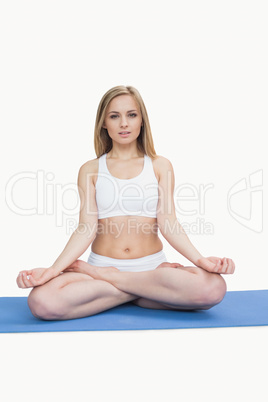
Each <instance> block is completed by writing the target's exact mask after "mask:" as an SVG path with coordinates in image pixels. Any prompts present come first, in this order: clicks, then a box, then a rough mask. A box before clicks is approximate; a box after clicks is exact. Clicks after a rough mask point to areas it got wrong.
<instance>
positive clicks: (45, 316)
mask: <svg viewBox="0 0 268 402" xmlns="http://www.w3.org/2000/svg"><path fill="white" fill-rule="evenodd" d="M27 301H28V306H29V308H30V310H31V312H32V314H33V315H34V316H35V317H36V318H39V319H42V320H57V319H60V318H61V317H62V315H63V312H62V311H60V307H59V306H57V303H56V302H55V296H53V295H49V293H48V292H46V291H44V289H42V287H41V286H40V287H36V288H33V289H32V291H31V293H30V294H29V296H28V299H27Z"/></svg>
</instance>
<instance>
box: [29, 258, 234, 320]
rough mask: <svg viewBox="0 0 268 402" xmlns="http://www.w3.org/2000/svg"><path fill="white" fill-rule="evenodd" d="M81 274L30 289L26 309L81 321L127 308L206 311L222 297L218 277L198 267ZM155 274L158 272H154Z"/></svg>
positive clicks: (103, 270) (87, 267)
mask: <svg viewBox="0 0 268 402" xmlns="http://www.w3.org/2000/svg"><path fill="white" fill-rule="evenodd" d="M79 265H82V267H81V268H82V271H83V270H84V272H86V273H81V272H64V273H63V274H61V275H60V276H58V277H56V278H54V279H52V280H51V281H49V282H47V283H45V284H44V285H42V286H37V287H35V288H33V289H32V291H31V293H30V294H29V296H28V305H29V307H30V309H31V311H32V313H33V315H34V316H36V317H38V318H41V319H44V320H65V319H73V318H80V317H86V316H90V315H94V314H97V313H100V312H102V311H104V310H108V309H110V308H113V307H115V306H118V305H120V304H124V303H126V302H131V301H132V302H134V303H135V304H137V305H138V306H140V307H145V308H154V309H177V310H193V309H208V308H211V307H212V306H213V305H215V304H217V303H219V302H220V301H221V300H222V299H223V297H224V295H225V292H226V285H225V281H224V280H223V278H222V277H221V275H219V274H210V273H208V272H206V271H204V270H203V269H201V268H197V267H179V268H169V267H161V265H162V264H160V266H159V267H157V269H155V270H153V271H146V272H120V271H118V270H117V269H115V268H113V267H108V268H106V267H95V266H93V265H90V264H87V263H86V262H84V261H79ZM158 268H159V269H158Z"/></svg>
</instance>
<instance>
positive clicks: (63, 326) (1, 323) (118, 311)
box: [0, 289, 268, 333]
mask: <svg viewBox="0 0 268 402" xmlns="http://www.w3.org/2000/svg"><path fill="white" fill-rule="evenodd" d="M259 325H268V289H267V290H246V291H232V292H227V293H226V295H225V297H224V299H223V301H222V302H221V303H220V304H218V305H216V306H214V307H213V308H211V309H209V310H196V311H178V310H154V309H147V308H143V307H139V306H136V305H134V304H132V303H125V304H122V305H120V306H117V307H114V308H112V309H110V310H106V311H104V312H102V313H98V314H96V315H93V316H91V317H85V318H77V319H73V320H64V321H43V320H39V319H37V318H35V317H34V316H33V315H32V313H31V311H30V309H29V307H28V304H27V297H1V298H0V332H1V333H7V332H53V331H113V330H115V331H116V330H145V329H148V330H149V329H179V328H209V327H212V328H215V327H240V326H259Z"/></svg>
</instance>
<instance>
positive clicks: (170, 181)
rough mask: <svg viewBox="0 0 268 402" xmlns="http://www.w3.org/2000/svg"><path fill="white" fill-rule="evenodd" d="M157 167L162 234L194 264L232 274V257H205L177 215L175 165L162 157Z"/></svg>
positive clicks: (159, 215) (212, 270) (217, 271)
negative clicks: (191, 239)
mask: <svg viewBox="0 0 268 402" xmlns="http://www.w3.org/2000/svg"><path fill="white" fill-rule="evenodd" d="M157 167H158V172H159V176H160V179H159V199H158V206H157V223H158V226H159V229H160V232H161V234H162V235H163V236H164V237H165V239H166V240H167V241H168V242H169V244H170V245H171V246H172V247H173V248H175V250H177V251H178V252H179V253H180V254H182V255H183V256H184V257H185V258H187V259H188V260H189V261H191V262H192V263H193V264H194V265H196V266H198V267H200V268H203V269H205V270H206V271H209V272H216V273H224V274H232V273H233V272H234V269H235V264H234V262H233V261H232V260H231V259H230V258H228V259H226V258H218V257H207V258H206V257H203V256H202V255H201V254H200V252H199V251H198V250H197V249H196V248H195V247H194V245H193V244H192V243H191V241H190V239H189V238H188V236H187V234H186V233H185V231H184V229H183V227H182V226H181V225H180V223H179V222H178V219H177V217H176V212H175V205H174V186H175V177H174V171H173V166H172V164H171V162H170V161H169V160H168V159H166V158H164V157H160V158H159V159H158V160H157Z"/></svg>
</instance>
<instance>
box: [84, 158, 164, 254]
mask: <svg viewBox="0 0 268 402" xmlns="http://www.w3.org/2000/svg"><path fill="white" fill-rule="evenodd" d="M107 155H108V154H107ZM151 161H152V166H153V174H154V175H155V179H156V180H157V182H159V177H160V176H159V162H160V158H159V157H158V158H156V159H155V160H153V159H151ZM92 162H93V170H94V174H93V176H92V180H93V183H94V185H95V188H96V182H97V179H98V172H99V158H97V159H94V160H93V161H92ZM144 163H145V162H144V157H140V158H137V159H136V160H135V161H132V162H131V163H130V162H128V161H120V162H119V161H114V160H112V159H111V160H110V159H109V155H108V157H107V159H106V167H107V168H108V171H109V174H110V175H111V177H113V178H115V179H122V180H125V179H127V178H133V179H135V178H136V177H138V176H139V175H140V173H141V172H142V170H143V164H144ZM126 183H127V182H126ZM162 249H163V244H162V242H161V240H160V238H159V237H158V225H157V218H156V217H149V216H137V215H131V216H129V215H122V216H112V217H106V218H101V219H98V230H97V234H96V237H95V239H94V241H93V242H92V245H91V250H92V251H93V252H94V253H96V254H100V255H103V256H107V257H111V258H117V259H120V258H121V259H127V258H140V257H144V256H147V255H150V254H154V253H157V252H159V251H161V250H162Z"/></svg>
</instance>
